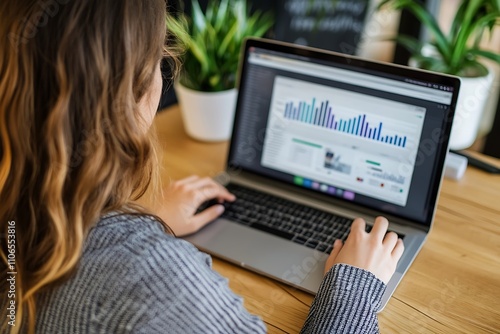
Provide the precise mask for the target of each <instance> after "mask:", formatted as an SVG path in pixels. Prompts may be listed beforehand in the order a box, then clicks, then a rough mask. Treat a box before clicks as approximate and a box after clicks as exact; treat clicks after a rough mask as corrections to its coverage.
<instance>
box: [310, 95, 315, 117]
mask: <svg viewBox="0 0 500 334" xmlns="http://www.w3.org/2000/svg"><path fill="white" fill-rule="evenodd" d="M315 104H316V98H315V97H313V103H312V106H311V113H313V112H314V105H315ZM309 123H311V122H309Z"/></svg>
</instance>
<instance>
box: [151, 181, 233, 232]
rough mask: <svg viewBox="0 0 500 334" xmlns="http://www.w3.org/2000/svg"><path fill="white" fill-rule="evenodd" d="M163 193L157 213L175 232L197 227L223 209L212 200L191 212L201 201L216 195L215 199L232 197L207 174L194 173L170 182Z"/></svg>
mask: <svg viewBox="0 0 500 334" xmlns="http://www.w3.org/2000/svg"><path fill="white" fill-rule="evenodd" d="M163 193H164V199H163V203H162V205H161V208H160V210H159V212H158V216H159V217H160V218H162V219H163V220H164V221H165V222H166V223H167V225H168V226H169V227H170V228H171V229H172V230H173V231H174V233H175V235H177V236H183V235H188V234H191V233H194V232H196V231H198V230H199V229H201V228H202V227H203V226H205V225H206V224H208V223H209V222H211V221H212V220H214V219H215V218H217V217H219V216H220V215H221V214H222V213H223V212H224V206H223V205H222V204H215V205H213V206H211V207H209V208H207V209H205V210H203V211H202V212H200V213H197V214H195V213H196V210H197V209H198V207H199V206H200V205H201V204H202V203H204V202H206V201H208V200H212V199H217V200H218V201H219V203H223V202H224V201H229V202H232V201H234V200H235V199H236V197H235V196H234V195H233V194H231V193H230V192H229V191H227V189H226V188H224V187H223V186H221V185H220V184H218V183H216V182H215V181H214V180H212V179H211V178H208V177H204V178H200V177H199V176H196V175H193V176H190V177H188V178H185V179H182V180H178V181H174V182H172V183H171V184H170V185H169V186H168V187H167V188H166V189H164V191H163Z"/></svg>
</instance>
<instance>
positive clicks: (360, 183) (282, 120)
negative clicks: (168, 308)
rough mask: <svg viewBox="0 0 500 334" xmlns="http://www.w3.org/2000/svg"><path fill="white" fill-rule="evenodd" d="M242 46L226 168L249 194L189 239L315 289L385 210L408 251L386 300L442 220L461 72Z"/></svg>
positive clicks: (288, 47)
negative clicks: (342, 245)
mask: <svg viewBox="0 0 500 334" xmlns="http://www.w3.org/2000/svg"><path fill="white" fill-rule="evenodd" d="M242 57H243V58H242V61H241V67H240V71H239V96H238V102H237V106H236V116H235V121H234V130H233V134H232V139H231V143H230V149H229V154H228V158H227V166H226V171H225V172H223V173H222V174H221V175H220V176H219V177H218V180H219V182H221V183H223V184H224V185H226V186H227V187H228V188H229V190H230V191H231V192H233V193H235V194H236V196H237V197H238V199H237V200H236V201H235V202H234V203H230V204H227V207H226V211H225V213H224V214H223V216H222V217H221V218H219V219H217V220H216V221H214V222H213V223H211V224H209V225H207V226H206V227H204V228H203V229H202V230H201V231H199V232H198V233H195V234H193V235H190V236H188V237H187V238H186V239H187V240H189V241H190V242H192V243H193V244H195V245H196V246H198V247H199V248H200V249H202V250H204V251H206V252H208V253H211V254H213V255H214V256H216V257H219V258H222V259H225V260H227V261H230V262H233V263H236V264H238V265H241V266H242V267H245V268H248V269H249V270H252V271H255V272H257V273H260V274H262V275H265V276H269V277H272V278H274V279H276V280H278V281H281V282H284V283H287V284H290V285H292V286H294V287H297V288H298V289H301V290H304V291H308V292H310V293H313V294H314V293H316V292H317V290H318V288H319V285H320V283H321V280H322V278H323V270H324V264H325V261H326V259H327V257H328V254H329V253H330V251H331V249H332V247H331V245H332V244H333V241H334V240H335V238H341V239H344V240H345V238H346V237H347V234H348V232H349V226H350V224H351V222H352V220H353V219H354V218H356V217H362V218H364V219H365V220H366V221H367V223H368V229H369V228H370V226H371V224H373V221H374V218H375V217H376V216H378V215H383V216H386V217H387V218H388V219H389V221H390V226H389V229H390V230H392V231H394V232H396V233H398V235H399V236H400V237H402V238H403V240H404V244H405V252H404V254H403V257H402V258H401V260H400V261H399V263H398V266H397V270H396V273H395V274H394V275H393V277H392V278H391V280H390V282H389V284H388V286H387V289H386V291H385V295H384V297H383V302H382V306H381V308H380V310H382V308H383V307H384V306H385V305H386V303H387V301H388V300H389V298H390V296H391V295H392V294H393V292H394V290H395V288H396V286H397V285H398V283H399V282H400V280H401V279H402V277H403V275H404V274H405V272H406V271H407V270H408V267H409V266H410V264H411V263H412V261H413V260H414V259H415V257H416V255H417V253H418V252H419V250H420V249H421V247H422V245H423V244H424V242H425V240H426V237H427V235H428V233H429V231H430V229H431V226H432V222H433V218H434V213H435V209H436V203H437V198H438V193H439V188H440V184H441V180H442V175H443V165H444V161H445V157H446V153H447V149H448V148H447V146H448V137H449V135H450V129H451V121H452V119H453V115H454V110H455V104H456V101H457V95H458V90H459V86H460V82H459V79H457V78H455V77H450V76H445V75H439V74H434V73H429V72H425V71H420V70H415V69H409V68H406V67H401V66H396V65H389V64H382V63H376V62H372V61H368V60H364V59H360V58H356V57H351V56H346V55H342V54H337V53H333V52H327V51H322V50H317V49H312V48H306V47H302V46H296V45H292V44H285V43H281V42H275V41H269V40H257V39H249V40H248V41H247V42H246V45H245V46H244V50H243V52H242ZM380 310H379V311H380Z"/></svg>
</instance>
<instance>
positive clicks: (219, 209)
mask: <svg viewBox="0 0 500 334" xmlns="http://www.w3.org/2000/svg"><path fill="white" fill-rule="evenodd" d="M224 210H225V208H224V205H221V204H217V212H218V213H219V214H220V213H223V212H224Z"/></svg>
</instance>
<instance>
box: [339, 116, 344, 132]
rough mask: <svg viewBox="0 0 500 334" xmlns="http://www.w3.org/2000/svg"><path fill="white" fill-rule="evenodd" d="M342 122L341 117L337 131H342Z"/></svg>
mask: <svg viewBox="0 0 500 334" xmlns="http://www.w3.org/2000/svg"><path fill="white" fill-rule="evenodd" d="M342 122H343V120H342V119H341V120H340V121H339V131H342Z"/></svg>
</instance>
